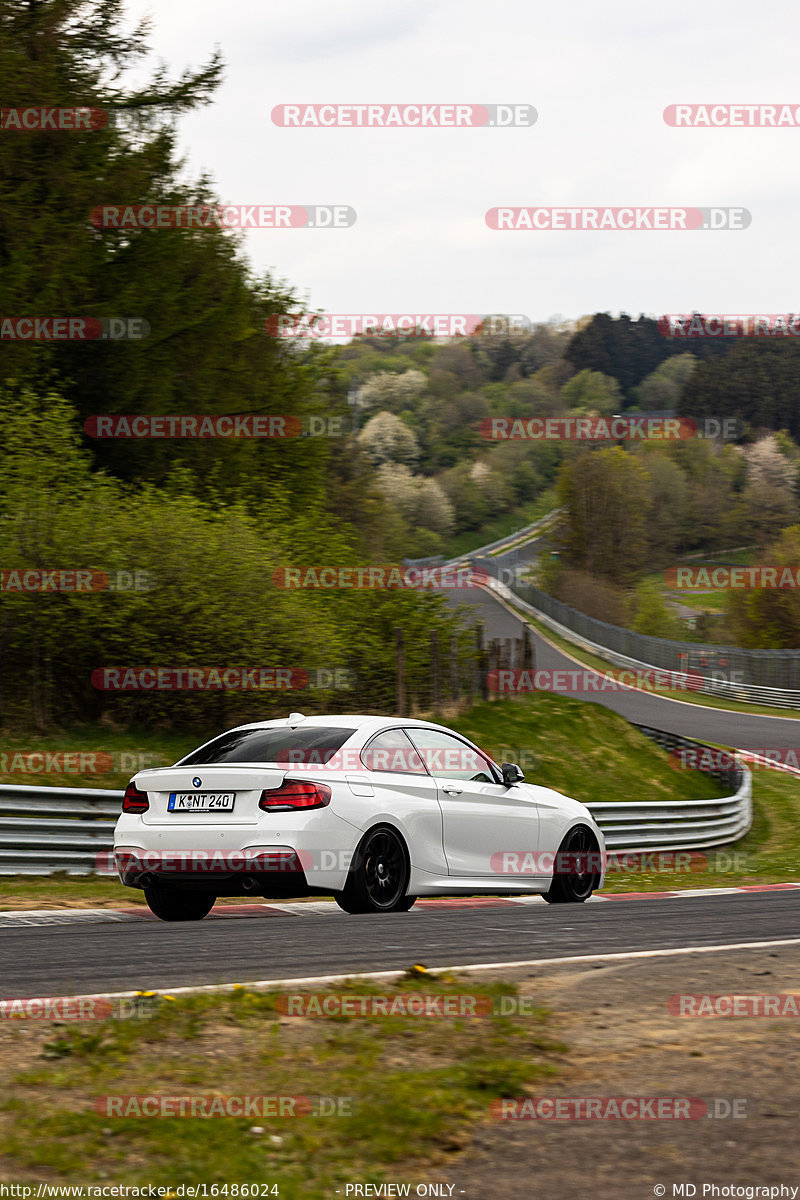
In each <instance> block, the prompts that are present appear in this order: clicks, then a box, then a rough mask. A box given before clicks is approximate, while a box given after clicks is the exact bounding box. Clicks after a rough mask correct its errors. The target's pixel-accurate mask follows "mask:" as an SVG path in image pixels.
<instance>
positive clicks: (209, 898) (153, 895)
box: [144, 884, 217, 921]
mask: <svg viewBox="0 0 800 1200" xmlns="http://www.w3.org/2000/svg"><path fill="white" fill-rule="evenodd" d="M144 898H145V900H146V901H147V905H148V908H149V909H150V911H151V913H154V914H155V915H156V916H157V917H158V919H159V920H160V921H202V919H203V917H206V916H208V914H209V913H210V912H211V909H212V908H213V907H214V901H215V900H216V898H217V897H216V896H215V895H214V894H213V893H212V892H190V891H181V890H180V889H179V888H174V887H169V886H168V885H166V884H153V885H152V886H151V887H148V888H145V889H144Z"/></svg>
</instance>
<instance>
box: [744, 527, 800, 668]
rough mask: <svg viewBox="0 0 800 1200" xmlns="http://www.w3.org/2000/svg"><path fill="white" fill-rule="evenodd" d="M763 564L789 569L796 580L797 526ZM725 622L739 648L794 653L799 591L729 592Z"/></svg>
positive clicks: (799, 631)
mask: <svg viewBox="0 0 800 1200" xmlns="http://www.w3.org/2000/svg"><path fill="white" fill-rule="evenodd" d="M764 562H765V563H766V564H767V565H768V566H770V567H772V566H775V567H788V568H789V573H790V575H791V576H792V577H795V578H796V575H797V564H798V563H800V525H792V526H790V527H789V528H788V529H784V530H783V531H782V532H781V534H780V536H779V537H778V539H777V540H776V541H775V542H774V543H773V544H772V545H771V546H769V547H768V548H767V550H766V552H765V554H764ZM726 611H727V617H728V622H729V624H730V626H731V629H732V630H733V632H734V635H735V637H736V643H737V645H740V646H749V647H765V648H767V649H793V648H795V647H797V646H800V589H798V588H797V587H796V586H794V587H789V588H731V589H730V590H729V591H728V593H727V596H726Z"/></svg>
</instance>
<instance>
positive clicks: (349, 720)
mask: <svg viewBox="0 0 800 1200" xmlns="http://www.w3.org/2000/svg"><path fill="white" fill-rule="evenodd" d="M292 716H295V717H296V718H297V719H296V720H292V718H291V717H282V718H280V719H279V720H274V721H253V722H251V723H250V724H247V725H236V726H235V727H234V728H235V729H237V730H239V729H286V728H298V729H299V728H301V727H306V726H315V725H316V726H320V725H321V726H330V725H336V726H338V727H339V728H340V729H341V728H342V727H344V728H346V729H352V730H356V729H364V728H369V727H374V728H376V729H383V728H385V726H387V725H409V726H411V725H415V726H419V725H422V726H428V727H430V728H433V729H442V730H444V731H445V732H446V733H451V732H453V733H454V732H456V731H455V730H450V729H449V728H448V727H447V726H446V725H437V724H436V722H435V721H421V720H419V719H418V718H416V717H398V716H386V715H385V714H383V715H382V714H378V713H371V714H363V713H362V714H357V713H326V714H324V715H323V716H313V717H305V716H302V715H301V714H300V713H297V714H292ZM229 732H233V731H232V730H230V731H229Z"/></svg>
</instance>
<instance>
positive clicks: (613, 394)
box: [561, 371, 622, 417]
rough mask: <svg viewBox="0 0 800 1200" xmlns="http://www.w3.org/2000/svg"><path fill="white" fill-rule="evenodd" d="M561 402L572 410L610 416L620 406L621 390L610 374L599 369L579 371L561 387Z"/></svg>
mask: <svg viewBox="0 0 800 1200" xmlns="http://www.w3.org/2000/svg"><path fill="white" fill-rule="evenodd" d="M561 402H562V404H564V405H565V406H566V407H567V408H568V409H571V410H572V411H573V412H579V413H588V412H592V413H598V414H599V415H600V416H601V417H611V416H613V415H614V413H616V412H619V411H620V410H621V408H622V392H621V390H620V386H619V384H618V383H617V381H616V379H612V378H611V376H610V375H603V374H602V372H600V371H579V372H578V374H577V375H573V376H572V378H571V379H569V380H567V382H566V383H565V384H564V386H563V387H562V389H561Z"/></svg>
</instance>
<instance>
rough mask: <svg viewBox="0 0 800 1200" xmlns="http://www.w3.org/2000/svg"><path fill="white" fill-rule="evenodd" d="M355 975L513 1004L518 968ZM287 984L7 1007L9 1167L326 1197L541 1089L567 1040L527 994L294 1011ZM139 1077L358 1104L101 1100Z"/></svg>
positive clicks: (134, 1087) (422, 1155)
mask: <svg viewBox="0 0 800 1200" xmlns="http://www.w3.org/2000/svg"><path fill="white" fill-rule="evenodd" d="M345 992H346V993H347V995H348V996H353V997H359V996H360V997H363V996H368V995H371V994H376V993H379V994H380V995H381V996H390V997H400V998H401V999H402V1000H404V1001H406V1002H407V1001H408V998H409V996H410V995H413V994H415V993H417V994H418V993H424V994H425V995H428V996H443V997H451V1004H453V1005H454V1007H455V1011H459V1009H460V1008H461V1005H460V1002H459V1001H457V1000H455V999H454V998H455V997H456V996H459V995H464V994H468V995H469V996H470V997H473V996H478V997H484V998H485V1000H484V1001H483V1004H485V1005H486V1007H487V1008H488V1009H489V1010H490V1012H493V1011H498V1012H499V1011H502V1006H503V1005H504V1006H505V1009H506V1010H508V1009H509V1008H511V1009H513V1008H515V1007H517V1008H519V1006H515V1005H514V1004H513V1003H509V1001H508V998H509V997H514V996H515V995H516V994H517V989H516V988H515V987H514V986H513V985H511V984H506V983H490V984H487V983H483V984H480V985H478V986H476V985H474V984H473V983H472V982H471V981H470V982H469V983H468V984H465V983H463V982H459V980H458V979H457V978H456V977H454V976H452V975H449V974H447V975H441V976H439V977H435V976H432V975H426V976H422V977H420V976H414V977H412V976H411V975H410V974H409V976H408V977H407V978H405V979H403V980H401V981H400V982H399V983H397V984H393V985H391V986H389V987H386V986H382V987H380V989H378V988H376V987H374V986H373V985H362V984H360V983H358V982H351V983H349V984H345V985H342V986H340V987H339V988H337V993H339V994H341V993H345ZM294 994H295V995H297V993H294ZM281 995H285V993H280V992H270V993H258V994H256V993H252V992H248V991H246V990H245V989H244V988H239V989H237V990H236V991H235V992H234V993H233V994H228V995H217V996H193V997H185V998H184V997H182V998H180V999H178V1000H165V999H162V1000H160V1001H158V1002H153V1003H154V1004H155V1007H154V1010H153V1011H152V1012H150V1013H149V1014H146V1015H143V1016H140V1017H132V1018H130V1019H128V1020H116V1021H115V1020H106V1021H102V1022H95V1021H92V1022H83V1023H76V1024H69V1025H66V1026H64V1025H63V1024H62V1025H61V1026H60V1027H56V1028H53V1026H52V1024H51V1023H50V1022H47V1023H43V1022H38V1021H37V1022H19V1023H17V1022H15V1023H14V1027H13V1028H11V1027H10V1026H11V1022H8V1021H6V1022H3V1028H2V1029H0V1043H5V1048H6V1049H7V1050H8V1049H9V1048H10V1046H11V1045H12V1044H13V1047H14V1053H13V1054H5V1055H2V1056H0V1061H2V1063H3V1064H4V1065H2V1066H0V1080H1V1081H2V1087H1V1088H0V1091H1V1092H2V1099H1V1100H0V1143H2V1145H3V1147H4V1149H3V1152H2V1155H0V1171H2V1173H3V1174H4V1175H7V1176H8V1177H9V1178H13V1179H15V1180H18V1179H20V1178H21V1177H22V1178H25V1177H28V1178H30V1177H33V1178H35V1179H36V1180H38V1181H53V1180H55V1181H75V1182H80V1183H83V1184H87V1183H95V1182H99V1183H109V1184H115V1183H126V1184H129V1183H130V1182H131V1181H132V1180H134V1179H136V1180H138V1181H141V1182H147V1183H151V1184H153V1185H154V1186H169V1187H173V1188H174V1187H175V1186H176V1185H178V1184H182V1183H183V1184H197V1183H207V1184H209V1185H211V1184H212V1183H218V1184H223V1183H226V1182H227V1183H239V1184H240V1185H241V1184H242V1183H247V1184H250V1183H258V1184H264V1183H268V1184H269V1185H277V1187H278V1189H279V1192H278V1193H277V1194H279V1195H280V1196H281V1197H282V1198H283V1200H300V1198H302V1200H322V1198H323V1197H329V1196H330V1195H332V1194H334V1192H335V1190H336V1188H337V1187H340V1188H342V1190H344V1184H345V1183H346V1182H351V1181H353V1180H358V1181H359V1182H363V1183H373V1184H377V1183H380V1182H382V1181H383V1180H384V1179H385V1177H386V1174H387V1172H391V1176H392V1178H393V1179H397V1178H398V1177H400V1178H405V1179H414V1178H415V1176H416V1179H419V1178H421V1177H422V1172H423V1170H424V1169H425V1168H426V1167H428V1168H429V1167H431V1166H434V1165H436V1164H441V1163H443V1162H446V1161H447V1157H448V1155H450V1154H452V1153H453V1152H454V1151H458V1150H460V1149H462V1148H463V1147H464V1146H465V1145H466V1144H467V1142H468V1140H469V1138H470V1136H471V1132H472V1130H473V1129H474V1127H475V1126H476V1125H477V1124H478V1123H480V1122H485V1121H488V1120H490V1119H491V1118H490V1115H489V1108H490V1104H491V1102H492V1101H493V1100H498V1099H500V1098H503V1097H512V1096H523V1095H526V1094H531V1093H532V1091H533V1089H534V1086H535V1083H536V1081H537V1080H539V1079H541V1078H543V1077H545V1076H550V1075H553V1074H555V1072H556V1069H557V1065H558V1063H559V1061H560V1060H561V1058H562V1055H563V1054H564V1052H565V1049H566V1048H565V1047H564V1046H563V1045H561V1044H560V1043H558V1042H556V1041H554V1040H552V1038H551V1036H550V1034H549V1032H548V1029H547V1024H548V1015H549V1014H548V1013H547V1012H546V1010H544V1009H542V1008H540V1007H535V1005H534V1002H533V1000H532V999H531V998H528V1000H527V1003H526V1005H525V1007H524V1008H523V1009H522V1011H521V1012H520V1011H517V1012H515V1013H513V1015H489V1016H485V1017H481V1016H463V1017H462V1016H441V1017H424V1016H407V1015H406V1016H391V1017H383V1016H372V1017H369V1016H368V1017H361V1016H358V1017H342V1016H336V1017H309V1016H305V1017H298V1016H292V1017H287V1016H283V1015H281V1012H282V1006H281V1004H280V997H281ZM503 998H506V999H505V1000H504V999H503ZM477 1007H478V1009H479V1010H480V1008H481V1007H482V1005H480V1004H479V1005H478V1006H477ZM283 1011H285V1008H284V1009H283ZM461 1011H463V1009H461ZM23 1025H24V1026H25V1028H22V1026H23ZM89 1026H91V1028H90V1027H89ZM20 1067H22V1069H20ZM131 1094H135V1095H136V1096H139V1097H141V1096H145V1095H147V1096H159V1097H165V1096H184V1097H185V1096H189V1097H197V1096H211V1095H217V1096H221V1097H231V1096H263V1097H306V1096H307V1097H319V1096H325V1097H329V1098H333V1099H334V1100H335V1101H336V1104H335V1107H334V1111H335V1112H337V1113H338V1112H342V1113H350V1114H351V1115H331V1116H313V1115H308V1116H302V1117H300V1116H298V1117H296V1118H295V1119H290V1118H289V1117H287V1116H285V1117H283V1118H280V1117H266V1118H263V1117H261V1116H256V1117H253V1116H252V1115H251V1116H248V1117H243V1118H240V1117H238V1116H230V1117H229V1116H224V1117H222V1116H221V1117H218V1118H213V1117H209V1118H206V1119H203V1118H200V1117H196V1118H195V1119H189V1120H180V1119H176V1118H174V1117H170V1116H158V1117H144V1116H142V1117H135V1116H129V1117H124V1116H112V1117H109V1116H108V1115H107V1114H106V1111H100V1112H98V1111H97V1110H96V1103H97V1101H98V1098H102V1097H108V1096H120V1095H124V1096H129V1095H131ZM126 1107H127V1102H126ZM299 1107H302V1105H299ZM330 1107H331V1104H330V1103H329V1104H328V1108H330ZM101 1108H102V1103H101ZM112 1111H113V1110H112ZM123 1111H124V1110H123ZM134 1111H135V1110H134ZM209 1194H210V1193H209ZM220 1194H222V1193H220ZM230 1194H231V1195H233V1194H234V1193H232V1192H231V1193H230ZM239 1194H240V1195H241V1192H240V1193H239ZM252 1194H255V1195H258V1196H262V1195H264V1194H265V1193H264V1192H263V1191H262V1190H259V1191H258V1192H256V1193H251V1195H252Z"/></svg>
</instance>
